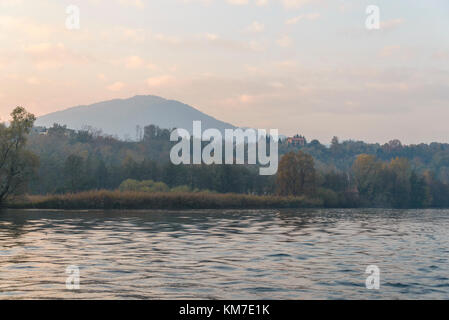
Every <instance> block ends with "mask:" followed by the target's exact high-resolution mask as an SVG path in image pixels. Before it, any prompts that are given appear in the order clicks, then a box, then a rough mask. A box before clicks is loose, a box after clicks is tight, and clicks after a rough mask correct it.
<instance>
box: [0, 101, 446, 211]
mask: <svg viewBox="0 0 449 320" xmlns="http://www.w3.org/2000/svg"><path fill="white" fill-rule="evenodd" d="M33 121H34V116H33V115H31V114H28V113H27V112H26V111H25V109H23V108H18V109H16V110H14V112H13V113H12V122H11V124H10V125H9V126H6V125H1V126H0V148H1V149H0V179H1V180H0V191H1V190H3V191H2V193H4V195H3V198H2V197H0V204H1V202H2V200H4V199H6V198H7V197H9V198H11V197H15V196H17V195H20V194H25V193H26V194H28V195H29V196H28V197H25V198H23V197H22V200H20V201H19V200H17V199H18V198H17V197H16V198H15V200H14V201H13V202H11V201H10V202H9V204H8V205H11V206H19V204H20V205H21V206H24V207H46V208H50V207H52V206H54V207H55V208H90V206H92V208H104V207H107V208H115V207H123V208H136V209H137V208H141V209H144V208H182V207H186V208H196V207H195V205H196V206H197V207H201V208H206V207H207V208H226V207H230V208H235V207H242V208H247V207H248V208H249V207H264V206H266V207H276V206H279V207H295V206H297V207H301V206H323V207H392V208H424V207H449V144H443V143H431V144H419V145H409V146H406V145H402V144H401V142H399V141H398V140H392V141H390V142H389V143H386V144H384V145H380V144H367V143H364V142H360V141H344V142H340V141H339V140H338V138H336V137H334V139H332V142H331V144H330V146H325V145H322V144H321V143H320V142H319V141H317V140H312V141H311V142H307V141H306V140H305V139H304V141H303V144H301V145H292V144H289V143H288V142H286V141H284V140H281V141H280V145H279V152H280V163H279V170H278V173H277V175H275V176H260V175H259V170H258V169H259V168H258V166H257V165H204V164H201V165H178V166H175V165H173V164H172V163H171V162H170V161H169V153H170V149H171V147H172V146H173V142H170V139H169V137H170V130H168V129H160V128H158V127H156V126H153V125H149V126H147V127H145V128H144V134H143V136H142V138H140V135H139V139H135V140H120V139H118V138H115V137H111V136H107V135H104V134H102V133H101V131H99V130H95V129H93V128H89V127H86V128H84V129H83V130H78V131H75V130H71V129H68V128H66V127H64V126H60V125H57V124H55V125H54V126H53V127H52V128H49V129H42V128H32V123H33ZM8 150H15V151H14V152H10V151H8ZM3 159H6V160H3ZM4 190H7V191H6V192H4ZM100 190H102V191H100ZM103 190H104V191H103ZM0 196H1V193H0ZM24 199H25V200H24ZM292 199H293V200H292ZM76 201H79V202H80V203H79V204H78V205H77V204H76ZM133 201H134V202H135V203H134V204H133ZM171 202H173V203H171ZM195 202H197V203H196V204H195Z"/></svg>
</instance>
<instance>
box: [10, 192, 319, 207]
mask: <svg viewBox="0 0 449 320" xmlns="http://www.w3.org/2000/svg"><path fill="white" fill-rule="evenodd" d="M322 205H323V204H322V201H321V200H318V199H310V198H306V197H277V196H256V195H244V194H216V193H209V192H198V193H192V192H158V193H146V192H130V191H127V192H120V191H106V190H100V191H89V192H82V193H73V194H63V195H46V196H27V197H25V198H22V199H20V200H19V199H16V200H14V201H10V202H9V203H7V204H6V206H7V207H9V208H20V209H31V208H35V209H232V208H236V209H237V208H245V209H246V208H248V209H260V208H307V207H319V206H322Z"/></svg>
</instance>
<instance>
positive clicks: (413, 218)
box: [0, 209, 449, 299]
mask: <svg viewBox="0 0 449 320" xmlns="http://www.w3.org/2000/svg"><path fill="white" fill-rule="evenodd" d="M448 230H449V210H385V209H348V210H345V209H334V210H332V209H301V210H199V211H177V212H174V211H106V212H104V211H32V210H3V211H0V299H56V298H64V299H412V298H417V299H449V263H448V258H449V231H448ZM370 265H375V266H376V267H377V268H378V270H379V272H380V273H379V277H378V279H379V285H380V286H379V289H371V290H369V289H367V287H366V284H365V282H366V278H367V277H368V276H370V274H367V273H365V271H366V268H367V267H368V266H370ZM69 266H72V269H70V270H71V271H72V272H73V270H79V289H76V290H70V287H69V288H68V287H67V286H66V280H67V277H68V276H69V275H68V274H67V273H66V271H68V270H67V267H69ZM73 268H75V269H73ZM77 268H78V269H77Z"/></svg>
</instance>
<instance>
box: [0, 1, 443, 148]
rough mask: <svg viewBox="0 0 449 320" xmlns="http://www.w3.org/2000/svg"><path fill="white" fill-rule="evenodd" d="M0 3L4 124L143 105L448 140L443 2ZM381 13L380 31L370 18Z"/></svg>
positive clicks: (357, 136)
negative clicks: (74, 19) (159, 102)
mask: <svg viewBox="0 0 449 320" xmlns="http://www.w3.org/2000/svg"><path fill="white" fill-rule="evenodd" d="M70 4H72V2H71V1H58V2H55V1H50V0H43V1H39V2H37V1H36V2H32V3H30V2H28V1H23V0H0V10H1V11H0V40H1V41H2V43H3V45H2V48H1V49H0V118H1V119H2V120H6V119H7V118H9V116H8V115H9V113H10V112H11V111H12V109H13V108H14V107H15V106H16V105H22V106H24V107H26V108H27V109H28V110H29V111H31V112H33V113H34V114H36V115H37V116H42V115H45V114H48V113H51V112H55V111H60V110H64V109H67V108H70V107H74V106H79V105H90V104H93V103H97V102H100V101H105V100H111V99H116V98H120V99H125V98H129V97H132V96H135V95H156V96H160V97H163V98H166V99H170V100H177V101H180V102H182V103H185V104H188V105H190V106H192V107H194V108H196V109H198V110H199V111H201V112H204V113H206V114H207V115H210V116H212V117H214V118H216V119H218V120H221V121H224V122H228V123H231V124H233V125H236V126H242V127H254V128H277V129H279V130H280V132H282V133H284V134H287V135H293V134H295V133H301V134H303V135H305V136H306V137H307V138H308V139H309V140H310V139H318V140H320V141H321V142H322V143H329V141H330V140H331V138H332V136H334V135H336V136H338V137H340V139H341V140H346V139H353V140H364V141H367V142H379V143H385V142H387V141H389V140H392V139H396V138H397V139H399V140H401V141H402V142H403V143H406V144H411V143H421V142H424V143H429V142H433V141H435V142H449V138H448V137H449V127H448V126H447V124H446V118H447V117H448V116H449V108H448V107H449V85H448V84H449V72H448V71H449V41H447V33H448V31H449V21H448V19H447V18H448V12H449V3H448V2H447V1H444V0H429V1H419V0H410V1H406V0H398V1H394V2H392V1H386V0H379V1H376V2H372V1H365V0H362V1H355V0H352V1H351V0H347V1H343V0H341V1H339V0H333V1H330V0H164V1H156V0H152V1H147V0H113V1H104V0H80V1H76V3H73V4H75V5H77V6H78V7H79V9H80V29H77V30H69V29H67V28H66V19H67V17H68V16H69V15H68V14H67V13H66V8H67V6H69V5H70ZM372 4H374V5H377V6H379V8H380V18H381V20H380V21H381V28H380V30H367V29H366V27H365V20H366V18H367V16H368V15H367V14H366V7H367V6H368V5H372Z"/></svg>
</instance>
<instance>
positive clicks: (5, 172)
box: [0, 107, 38, 205]
mask: <svg viewBox="0 0 449 320" xmlns="http://www.w3.org/2000/svg"><path fill="white" fill-rule="evenodd" d="M11 118H12V120H11V122H10V124H9V126H6V125H5V124H0V205H1V203H2V202H4V201H5V200H6V199H7V198H8V197H10V196H13V195H17V194H19V193H22V192H24V191H25V188H26V185H27V183H28V181H29V179H30V177H31V176H32V174H33V173H34V172H35V169H36V168H37V166H38V158H37V156H36V155H34V154H33V153H31V152H30V151H27V150H25V145H26V141H27V136H28V134H29V133H30V131H31V129H32V127H33V124H34V121H35V120H36V118H35V116H34V115H33V114H31V113H28V112H27V111H26V110H25V109H24V108H22V107H17V108H15V109H14V110H13V112H12V113H11Z"/></svg>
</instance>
